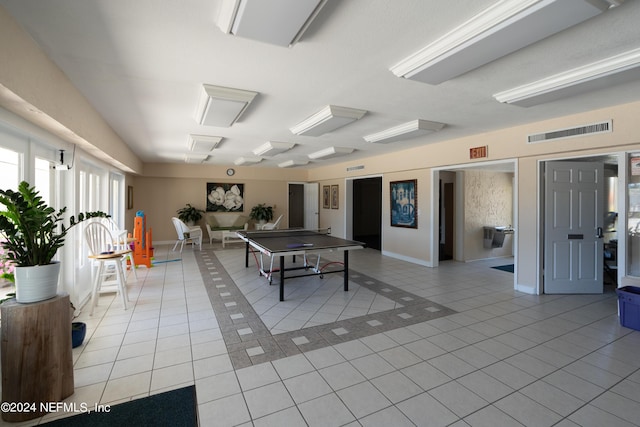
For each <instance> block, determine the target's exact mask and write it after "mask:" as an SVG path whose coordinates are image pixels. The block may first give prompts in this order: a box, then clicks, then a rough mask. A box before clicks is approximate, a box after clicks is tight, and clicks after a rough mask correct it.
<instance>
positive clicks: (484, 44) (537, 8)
mask: <svg viewBox="0 0 640 427" xmlns="http://www.w3.org/2000/svg"><path fill="white" fill-rule="evenodd" d="M610 6H612V3H610V2H607V1H604V0H515V1H514V0H502V1H499V2H497V3H496V4H495V5H493V6H491V7H488V8H487V9H485V10H484V11H483V12H481V13H479V14H478V15H476V16H474V17H473V18H471V19H470V20H468V21H466V22H464V23H463V24H462V25H460V26H458V27H456V28H454V29H453V30H452V31H450V32H448V33H447V34H445V35H444V36H442V37H440V38H439V39H437V40H436V41H434V42H433V43H431V44H429V45H428V46H426V47H425V48H423V49H421V50H419V51H418V52H416V53H414V54H413V55H411V56H409V57H407V58H405V59H404V60H402V61H401V62H400V63H398V64H397V65H395V66H393V67H391V71H392V72H393V73H394V74H395V75H396V76H398V77H404V78H407V79H412V80H418V81H421V82H424V83H429V84H439V83H442V82H444V81H446V80H449V79H452V78H454V77H457V76H459V75H461V74H464V73H466V72H467V71H470V70H473V69H475V68H478V67H480V66H482V65H485V64H487V63H489V62H491V61H493V60H495V59H498V58H500V57H502V56H505V55H508V54H510V53H512V52H515V51H516V50H518V49H520V48H523V47H525V46H528V45H530V44H532V43H535V42H537V41H539V40H542V39H544V38H545V37H548V36H550V35H552V34H555V33H557V32H560V31H562V30H564V29H566V28H569V27H572V26H574V25H576V24H579V23H580V22H583V21H586V20H587V19H589V18H592V17H594V16H596V15H598V14H600V13H601V12H604V11H605V10H607V9H608V8H609V7H610Z"/></svg>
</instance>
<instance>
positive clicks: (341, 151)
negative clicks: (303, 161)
mask: <svg viewBox="0 0 640 427" xmlns="http://www.w3.org/2000/svg"><path fill="white" fill-rule="evenodd" d="M351 153H353V148H347V147H327V148H325V149H324V150H320V151H316V152H315V153H311V154H309V158H310V159H311V160H318V159H331V158H333V157H340V156H346V155H347V154H351Z"/></svg>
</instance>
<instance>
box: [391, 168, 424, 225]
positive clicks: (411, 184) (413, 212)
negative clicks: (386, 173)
mask: <svg viewBox="0 0 640 427" xmlns="http://www.w3.org/2000/svg"><path fill="white" fill-rule="evenodd" d="M390 196H391V226H392V227H406V228H418V216H417V210H418V180H416V179H409V180H406V181H392V182H391V192H390Z"/></svg>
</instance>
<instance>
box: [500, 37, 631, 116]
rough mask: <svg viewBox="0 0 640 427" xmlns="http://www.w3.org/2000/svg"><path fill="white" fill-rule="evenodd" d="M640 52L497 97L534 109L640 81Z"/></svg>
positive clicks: (573, 71)
mask: <svg viewBox="0 0 640 427" xmlns="http://www.w3.org/2000/svg"><path fill="white" fill-rule="evenodd" d="M638 67H640V48H639V49H633V50H630V51H628V52H625V53H622V54H619V55H614V56H612V57H610V58H606V59H603V60H601V61H596V62H593V63H591V64H587V65H584V66H581V67H577V68H574V69H571V70H568V71H565V72H562V73H558V74H555V75H553V76H549V77H546V78H544V79H541V80H538V81H535V82H533V83H528V84H525V85H522V86H518V87H516V88H513V89H509V90H505V91H503V92H500V93H496V94H495V95H493V97H494V98H495V99H496V100H497V101H499V102H504V103H507V104H514V105H519V106H521V107H531V106H533V105H538V104H543V103H545V102H551V101H555V100H557V99H560V98H566V97H569V96H574V95H579V94H582V93H586V92H589V91H592V90H596V89H600V88H603V87H610V86H613V85H616V84H620V83H626V82H630V81H633V80H638V79H639V78H640V75H639V74H638V70H637V68H638Z"/></svg>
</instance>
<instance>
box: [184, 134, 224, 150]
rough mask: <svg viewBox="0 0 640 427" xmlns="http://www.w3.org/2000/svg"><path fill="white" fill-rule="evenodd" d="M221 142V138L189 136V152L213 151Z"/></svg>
mask: <svg viewBox="0 0 640 427" xmlns="http://www.w3.org/2000/svg"><path fill="white" fill-rule="evenodd" d="M220 141H222V137H221V136H209V135H189V142H188V147H189V150H191V151H196V152H198V151H199V152H202V151H206V152H209V151H213V149H214V148H216V147H217V146H218V144H220Z"/></svg>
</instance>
